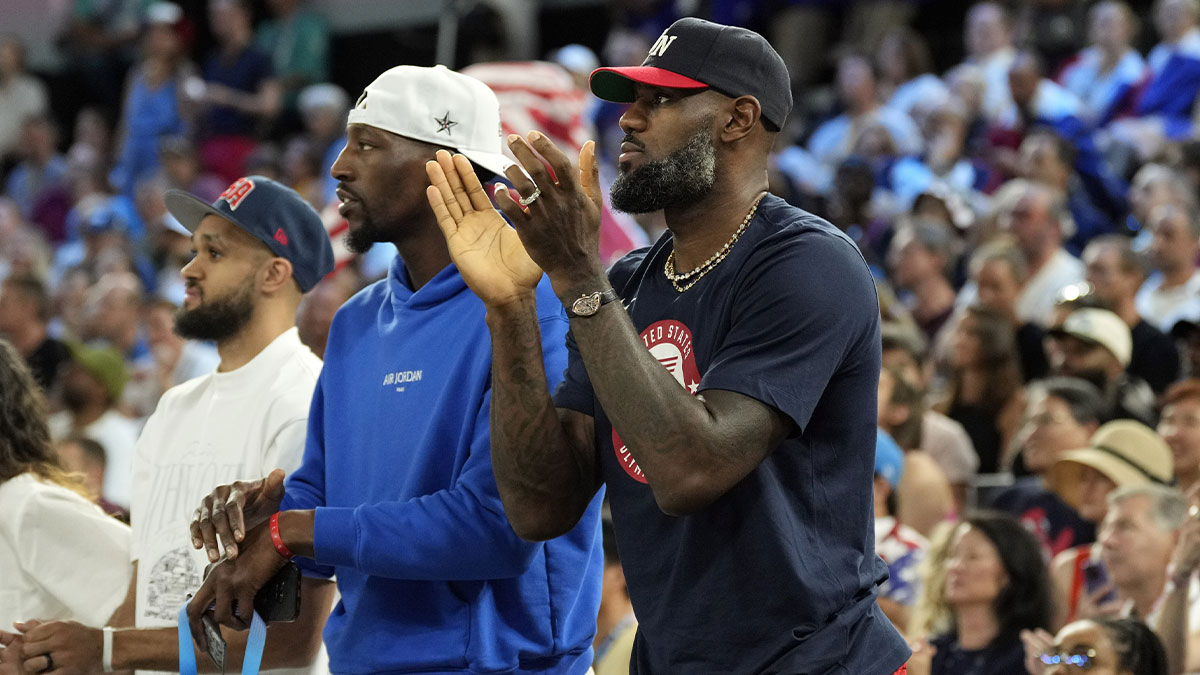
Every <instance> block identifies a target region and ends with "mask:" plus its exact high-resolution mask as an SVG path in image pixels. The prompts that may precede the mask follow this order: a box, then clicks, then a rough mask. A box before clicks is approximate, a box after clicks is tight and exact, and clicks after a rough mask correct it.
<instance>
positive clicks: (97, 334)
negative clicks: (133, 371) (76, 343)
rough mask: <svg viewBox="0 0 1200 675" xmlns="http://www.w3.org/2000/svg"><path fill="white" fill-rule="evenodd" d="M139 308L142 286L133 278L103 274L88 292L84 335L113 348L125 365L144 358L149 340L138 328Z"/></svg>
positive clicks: (144, 359)
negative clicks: (85, 331)
mask: <svg viewBox="0 0 1200 675" xmlns="http://www.w3.org/2000/svg"><path fill="white" fill-rule="evenodd" d="M141 310H142V285H141V283H140V282H139V281H138V279H137V277H136V276H134V275H132V274H129V273H112V274H105V275H104V276H102V277H100V280H99V281H97V282H96V285H95V286H93V287H92V288H91V290H90V291H89V292H88V307H87V311H88V313H89V318H90V320H89V322H88V328H87V334H86V335H87V338H88V339H89V340H94V341H98V342H101V343H104V344H107V345H108V346H110V347H112V348H113V349H115V350H117V353H119V354H121V355H122V356H123V357H124V359H125V363H126V364H127V367H132V366H136V365H137V364H139V363H141V362H144V361H146V360H147V359H149V358H150V343H149V342H147V340H146V334H145V331H144V330H143V328H142V321H141Z"/></svg>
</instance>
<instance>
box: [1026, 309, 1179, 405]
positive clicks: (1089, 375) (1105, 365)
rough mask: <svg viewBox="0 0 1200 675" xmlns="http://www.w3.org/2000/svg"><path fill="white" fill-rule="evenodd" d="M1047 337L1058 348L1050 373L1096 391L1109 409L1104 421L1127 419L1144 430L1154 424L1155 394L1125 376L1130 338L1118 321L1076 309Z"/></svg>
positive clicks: (1100, 312)
mask: <svg viewBox="0 0 1200 675" xmlns="http://www.w3.org/2000/svg"><path fill="white" fill-rule="evenodd" d="M1047 335H1050V336H1052V337H1053V338H1054V339H1055V341H1056V342H1057V343H1058V347H1059V348H1058V349H1056V350H1053V351H1052V352H1051V355H1050V367H1051V370H1052V371H1053V372H1054V373H1055V374H1056V375H1066V376H1068V377H1078V378H1082V379H1084V380H1087V381H1088V382H1091V383H1092V384H1094V385H1096V387H1097V388H1099V389H1100V393H1101V394H1103V396H1104V400H1105V403H1106V404H1107V406H1108V415H1107V418H1106V420H1107V419H1119V418H1126V417H1127V418H1131V419H1135V420H1137V421H1139V422H1141V423H1143V424H1145V425H1147V426H1153V425H1154V424H1155V423H1156V422H1157V421H1158V416H1157V414H1156V413H1155V405H1154V391H1153V390H1152V389H1150V385H1148V384H1146V381H1145V380H1142V379H1141V378H1138V377H1134V376H1133V375H1130V374H1129V373H1128V372H1127V371H1126V368H1127V367H1128V366H1129V359H1130V356H1131V354H1132V352H1133V338H1132V337H1131V334H1130V331H1129V326H1128V325H1127V324H1126V323H1125V322H1124V321H1122V320H1121V317H1119V316H1117V315H1116V314H1114V313H1112V312H1110V311H1108V310H1106V309H1077V310H1075V311H1073V312H1071V314H1070V315H1069V316H1067V318H1066V320H1065V321H1064V322H1063V323H1062V325H1061V326H1057V327H1054V328H1052V329H1050V330H1049V331H1047Z"/></svg>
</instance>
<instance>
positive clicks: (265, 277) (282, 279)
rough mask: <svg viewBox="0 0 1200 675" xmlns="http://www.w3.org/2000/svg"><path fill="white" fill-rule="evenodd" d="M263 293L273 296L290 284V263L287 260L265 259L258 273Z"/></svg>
mask: <svg viewBox="0 0 1200 675" xmlns="http://www.w3.org/2000/svg"><path fill="white" fill-rule="evenodd" d="M259 279H260V280H261V281H260V283H261V284H262V290H263V292H264V293H267V294H269V295H273V294H275V293H278V292H279V291H280V289H283V288H287V287H288V286H289V285H290V284H291V283H292V263H291V261H290V260H288V259H287V258H279V257H272V258H267V261H266V262H265V263H263V267H262V269H261V270H260V271H259Z"/></svg>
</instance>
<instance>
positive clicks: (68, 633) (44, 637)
mask: <svg viewBox="0 0 1200 675" xmlns="http://www.w3.org/2000/svg"><path fill="white" fill-rule="evenodd" d="M15 625H16V627H17V630H19V631H21V633H22V635H21V639H22V640H23V641H24V643H25V646H24V648H23V649H22V650H21V658H22V660H23V661H24V668H25V670H26V671H28V672H30V673H39V672H42V671H45V670H46V669H47V663H48V657H47V655H49V658H52V659H53V664H54V668H53V672H54V674H55V675H88V674H90V673H99V672H101V671H102V670H103V665H102V664H103V657H104V633H103V631H102V630H101V629H99V628H91V627H89V626H85V625H83V624H81V623H79V622H77V621H46V622H44V623H43V622H39V621H27V622H25V623H18V624H15Z"/></svg>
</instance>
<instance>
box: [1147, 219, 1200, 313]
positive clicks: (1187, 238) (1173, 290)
mask: <svg viewBox="0 0 1200 675" xmlns="http://www.w3.org/2000/svg"><path fill="white" fill-rule="evenodd" d="M1146 229H1147V230H1149V231H1150V237H1151V238H1150V248H1149V253H1150V263H1151V264H1152V265H1153V266H1154V273H1153V274H1151V275H1150V277H1149V278H1148V279H1146V282H1145V283H1144V284H1142V288H1141V289H1140V290H1139V291H1138V294H1137V298H1136V300H1135V301H1136V303H1137V310H1138V313H1139V314H1141V315H1142V318H1144V319H1145V320H1146V321H1149V322H1150V323H1152V324H1154V326H1155V327H1157V328H1158V329H1159V330H1161V331H1163V332H1167V331H1170V330H1171V327H1172V325H1173V324H1174V323H1175V319H1176V318H1177V317H1176V315H1178V314H1179V312H1180V310H1181V309H1183V308H1184V306H1185V305H1186V304H1187V302H1188V301H1195V299H1196V298H1200V273H1198V272H1197V270H1196V256H1197V254H1198V253H1200V214H1198V213H1197V212H1196V210H1195V208H1193V207H1187V206H1182V205H1178V204H1163V205H1161V206H1159V207H1157V208H1155V209H1154V210H1153V211H1151V212H1150V217H1149V219H1148V221H1147V222H1146Z"/></svg>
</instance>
